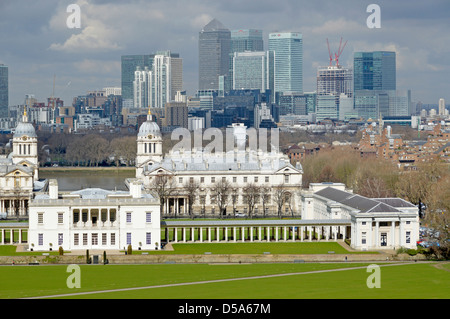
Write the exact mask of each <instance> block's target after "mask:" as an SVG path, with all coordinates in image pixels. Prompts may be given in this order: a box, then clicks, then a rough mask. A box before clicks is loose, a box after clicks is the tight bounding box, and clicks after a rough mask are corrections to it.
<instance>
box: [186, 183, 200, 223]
mask: <svg viewBox="0 0 450 319" xmlns="http://www.w3.org/2000/svg"><path fill="white" fill-rule="evenodd" d="M199 186H200V184H199V183H198V182H196V181H194V180H193V179H189V181H187V182H186V183H184V185H183V192H184V193H185V194H186V197H187V200H188V212H189V216H190V217H191V218H192V219H193V218H194V212H193V209H192V207H193V206H194V203H195V200H196V198H197V193H198V189H199Z"/></svg>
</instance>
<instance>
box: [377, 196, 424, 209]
mask: <svg viewBox="0 0 450 319" xmlns="http://www.w3.org/2000/svg"><path fill="white" fill-rule="evenodd" d="M374 199H375V200H376V201H378V202H382V203H385V204H388V205H390V206H392V207H416V206H415V205H414V204H411V203H410V202H407V201H406V200H404V199H401V198H398V197H392V198H374Z"/></svg>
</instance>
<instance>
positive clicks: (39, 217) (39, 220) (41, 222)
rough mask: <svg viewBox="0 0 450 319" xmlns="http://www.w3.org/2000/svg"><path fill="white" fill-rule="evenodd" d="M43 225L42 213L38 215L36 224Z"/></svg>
mask: <svg viewBox="0 0 450 319" xmlns="http://www.w3.org/2000/svg"><path fill="white" fill-rule="evenodd" d="M43 223H44V213H38V224H43Z"/></svg>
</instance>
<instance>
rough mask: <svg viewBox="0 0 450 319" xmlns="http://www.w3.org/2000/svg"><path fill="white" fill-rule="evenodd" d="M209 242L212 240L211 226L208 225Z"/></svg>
mask: <svg viewBox="0 0 450 319" xmlns="http://www.w3.org/2000/svg"><path fill="white" fill-rule="evenodd" d="M208 242H211V227H208Z"/></svg>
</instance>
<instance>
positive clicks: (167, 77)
mask: <svg viewBox="0 0 450 319" xmlns="http://www.w3.org/2000/svg"><path fill="white" fill-rule="evenodd" d="M182 87H183V61H182V59H181V58H180V57H179V54H177V53H171V52H170V51H160V52H157V53H156V54H155V55H154V56H153V65H152V67H151V68H149V67H145V68H144V69H143V70H141V68H140V67H139V66H138V67H137V70H136V71H135V73H134V82H133V91H134V92H133V96H134V103H133V104H134V107H137V108H145V107H151V108H160V109H162V108H164V105H165V103H167V102H170V101H173V100H174V99H175V94H176V93H177V91H181V90H182Z"/></svg>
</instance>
